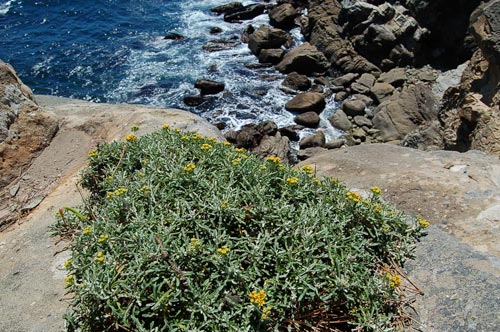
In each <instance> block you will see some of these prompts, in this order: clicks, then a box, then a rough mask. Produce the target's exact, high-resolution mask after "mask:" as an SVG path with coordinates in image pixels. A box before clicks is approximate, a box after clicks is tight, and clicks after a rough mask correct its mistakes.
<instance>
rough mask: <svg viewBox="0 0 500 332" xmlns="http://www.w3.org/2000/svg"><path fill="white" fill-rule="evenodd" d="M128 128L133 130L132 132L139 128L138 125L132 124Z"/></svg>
mask: <svg viewBox="0 0 500 332" xmlns="http://www.w3.org/2000/svg"><path fill="white" fill-rule="evenodd" d="M130 130H131V131H132V132H134V133H135V132H136V131H138V130H139V126H138V125H133V126H132V127H131V128H130Z"/></svg>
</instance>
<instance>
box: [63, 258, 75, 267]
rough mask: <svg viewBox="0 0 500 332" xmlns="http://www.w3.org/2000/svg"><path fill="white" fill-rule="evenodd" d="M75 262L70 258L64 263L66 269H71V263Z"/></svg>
mask: <svg viewBox="0 0 500 332" xmlns="http://www.w3.org/2000/svg"><path fill="white" fill-rule="evenodd" d="M72 262H73V260H72V259H71V258H70V259H68V260H67V261H66V262H64V268H66V269H69V268H70V267H71V263H72Z"/></svg>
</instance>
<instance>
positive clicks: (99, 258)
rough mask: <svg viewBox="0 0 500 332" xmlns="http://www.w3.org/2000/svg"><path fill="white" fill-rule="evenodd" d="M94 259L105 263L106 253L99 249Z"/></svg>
mask: <svg viewBox="0 0 500 332" xmlns="http://www.w3.org/2000/svg"><path fill="white" fill-rule="evenodd" d="M94 260H95V261H96V262H97V263H103V262H104V254H103V253H102V251H99V252H98V253H97V255H96V257H95V258H94Z"/></svg>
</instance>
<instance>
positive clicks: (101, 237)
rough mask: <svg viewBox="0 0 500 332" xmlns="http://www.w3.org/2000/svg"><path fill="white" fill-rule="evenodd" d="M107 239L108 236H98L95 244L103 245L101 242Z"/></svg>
mask: <svg viewBox="0 0 500 332" xmlns="http://www.w3.org/2000/svg"><path fill="white" fill-rule="evenodd" d="M108 238H109V235H108V234H103V235H101V236H99V239H98V240H97V242H98V243H103V242H105V241H106V240H107V239H108Z"/></svg>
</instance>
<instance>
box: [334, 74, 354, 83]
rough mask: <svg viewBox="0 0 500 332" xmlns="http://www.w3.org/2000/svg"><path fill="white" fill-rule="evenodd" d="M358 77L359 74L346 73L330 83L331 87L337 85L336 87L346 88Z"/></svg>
mask: <svg viewBox="0 0 500 332" xmlns="http://www.w3.org/2000/svg"><path fill="white" fill-rule="evenodd" d="M358 77H359V74H357V73H348V74H345V75H342V76H340V77H337V78H335V79H334V80H333V81H332V83H333V85H338V86H347V85H349V84H351V83H352V82H354V80H355V79H357V78H358Z"/></svg>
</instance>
